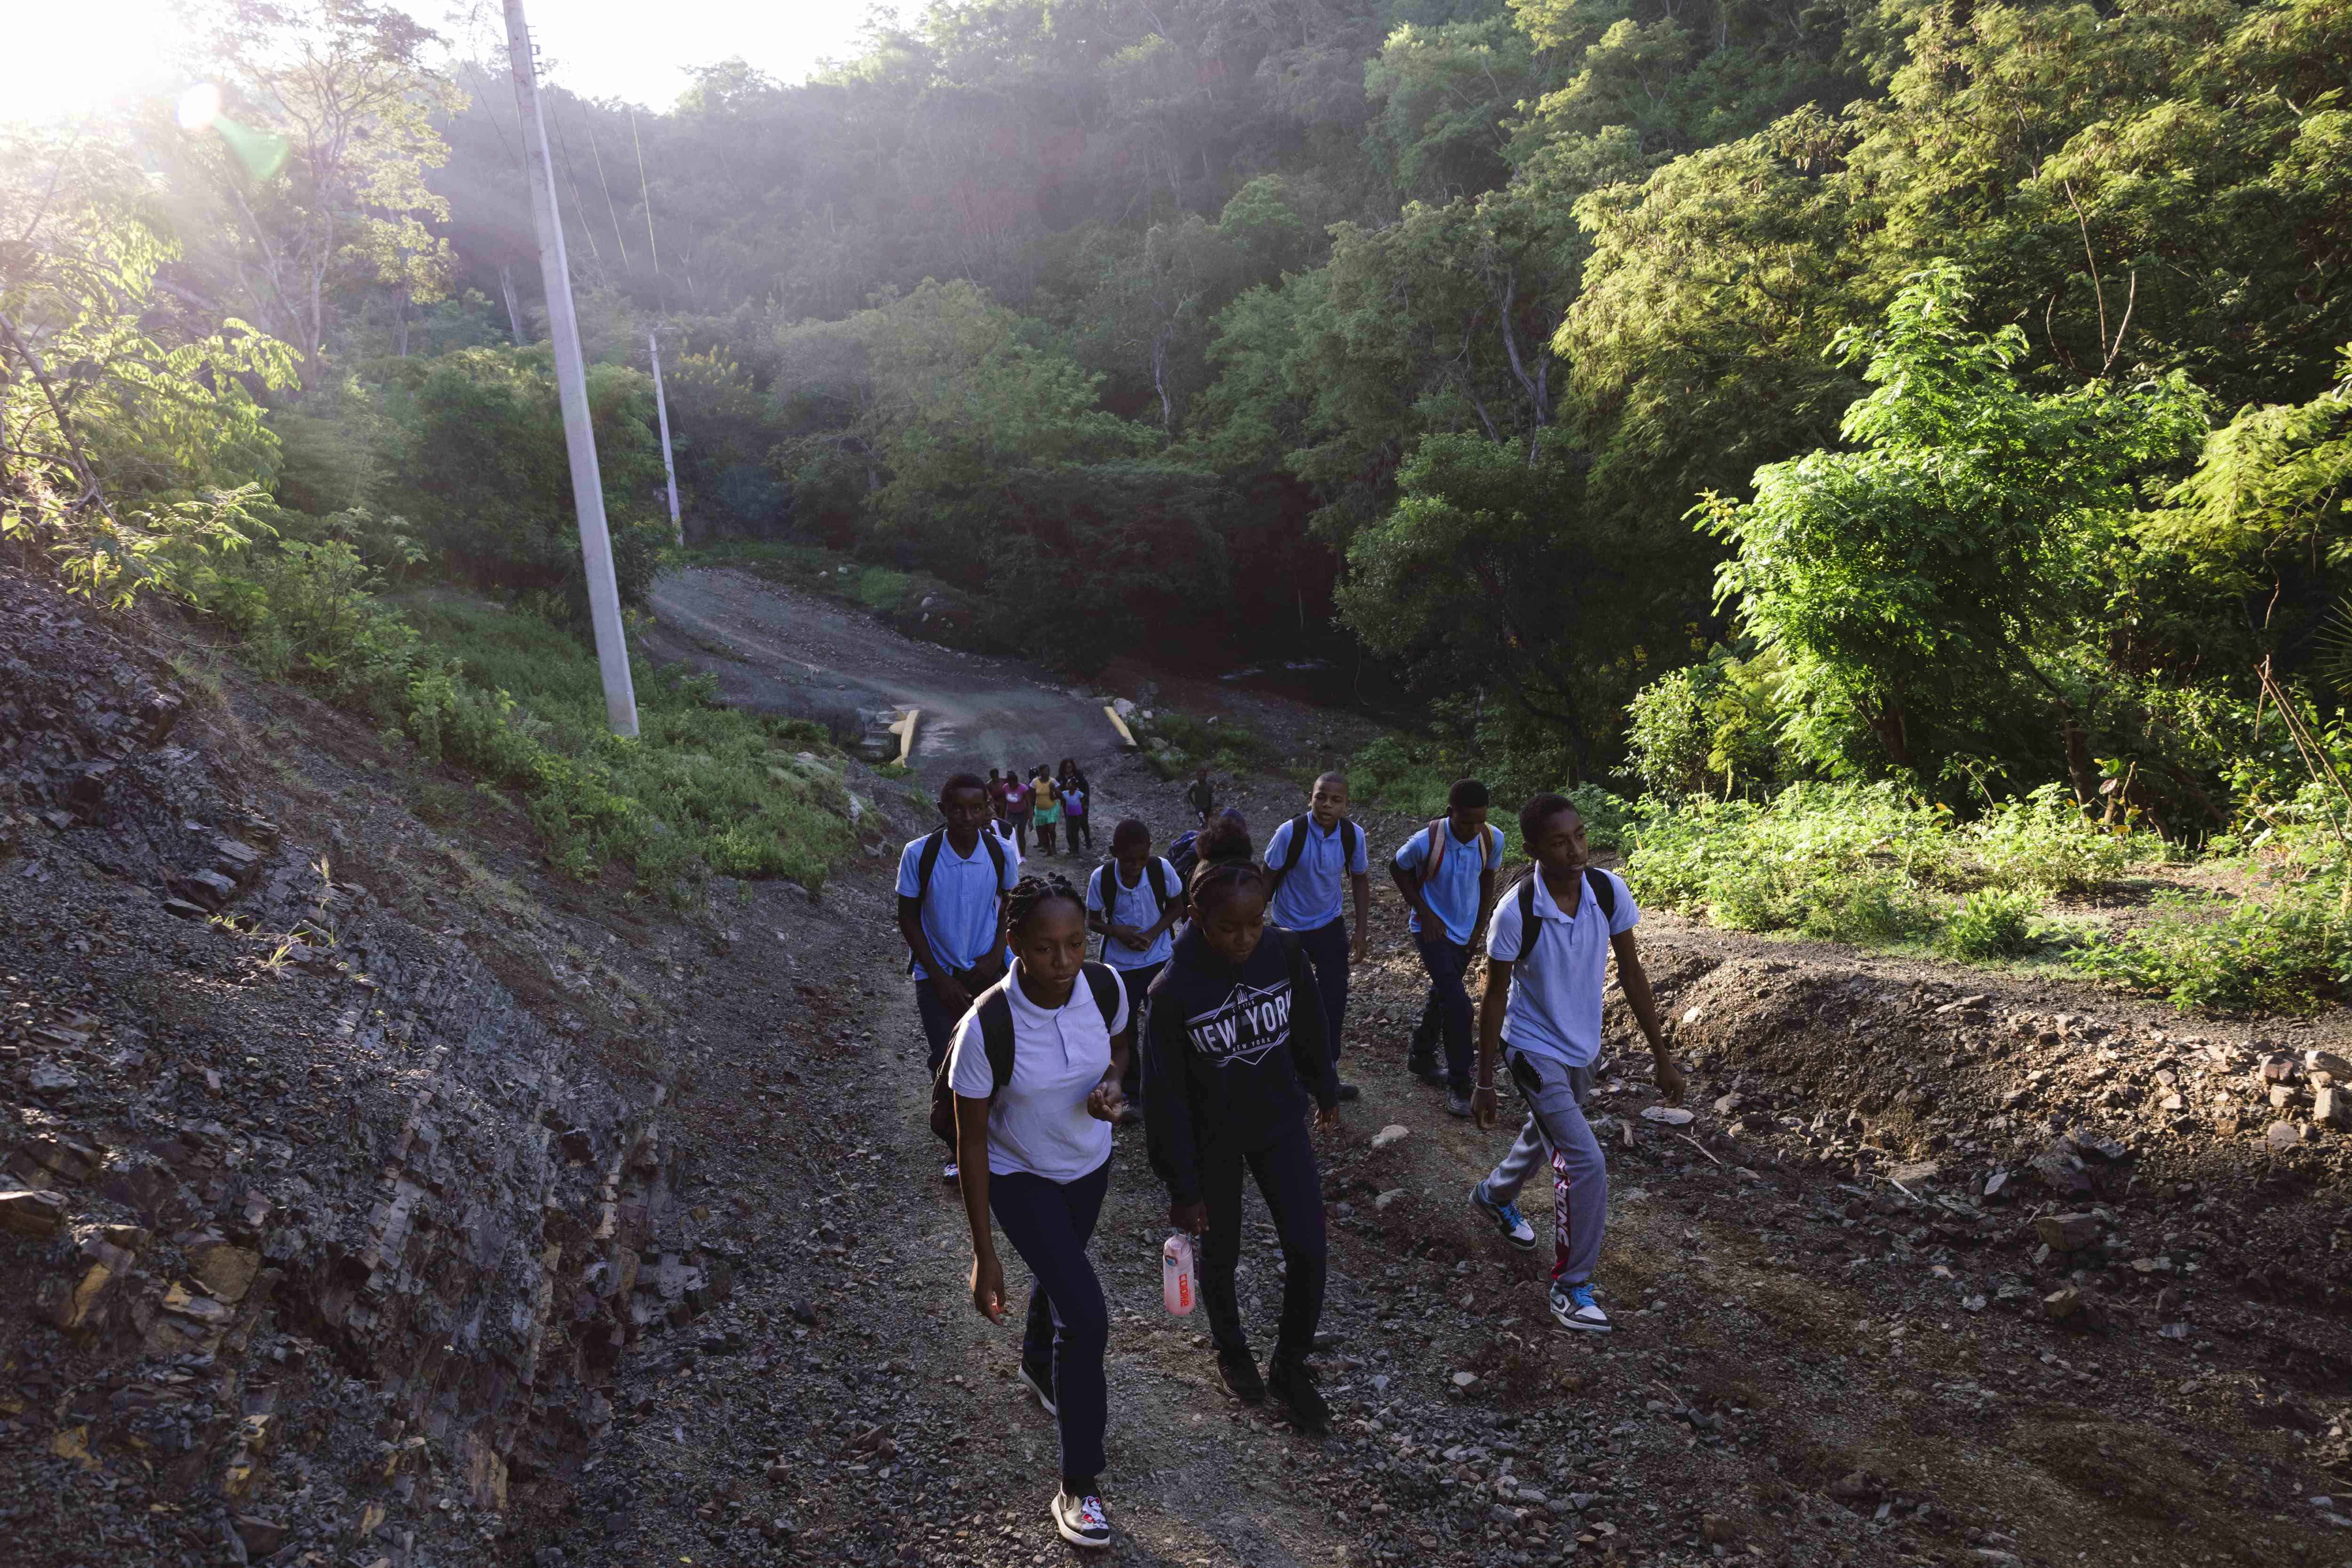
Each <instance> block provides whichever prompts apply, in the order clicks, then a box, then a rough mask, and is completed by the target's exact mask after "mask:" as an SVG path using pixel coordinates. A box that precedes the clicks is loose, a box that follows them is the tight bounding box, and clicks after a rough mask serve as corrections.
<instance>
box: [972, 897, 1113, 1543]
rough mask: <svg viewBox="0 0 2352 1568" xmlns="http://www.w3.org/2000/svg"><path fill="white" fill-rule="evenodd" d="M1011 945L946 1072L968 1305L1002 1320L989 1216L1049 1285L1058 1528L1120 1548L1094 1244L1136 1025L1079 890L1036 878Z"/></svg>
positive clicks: (1042, 1321) (1028, 1367) (1043, 1311)
mask: <svg viewBox="0 0 2352 1568" xmlns="http://www.w3.org/2000/svg"><path fill="white" fill-rule="evenodd" d="M1009 934H1010V936H1011V938H1012V942H1013V973H1011V974H1010V975H1008V976H1006V977H1005V978H1004V979H1003V980H1000V981H998V982H997V983H996V984H994V985H993V986H992V987H990V988H989V990H988V991H987V992H986V993H985V994H983V995H982V998H981V1001H980V1003H979V1005H976V1006H974V1007H973V1008H972V1010H971V1012H969V1013H967V1014H965V1015H964V1017H963V1022H962V1023H961V1025H960V1026H958V1027H957V1030H956V1037H955V1052H954V1056H953V1057H952V1058H951V1059H950V1062H949V1066H948V1084H949V1087H950V1089H953V1090H954V1092H955V1124H956V1142H957V1150H958V1153H959V1155H960V1157H961V1159H960V1163H961V1165H962V1168H963V1206H964V1219H965V1222H966V1224H968V1225H969V1226H971V1304H972V1306H973V1307H975V1308H976V1309H978V1310H979V1311H980V1313H981V1315H982V1316H983V1317H985V1318H987V1319H988V1320H989V1321H991V1322H1002V1321H1003V1319H1004V1265H1003V1262H1002V1261H1001V1260H1000V1259H999V1258H997V1255H996V1243H995V1237H993V1236H992V1234H991V1232H990V1229H989V1216H990V1215H995V1218H996V1223H997V1224H998V1225H1001V1226H1003V1227H1004V1238H1005V1239H1006V1240H1007V1241H1009V1242H1011V1243H1012V1244H1013V1251H1015V1252H1017V1253H1019V1254H1020V1255H1021V1260H1022V1261H1023V1262H1024V1263H1026V1264H1028V1265H1029V1268H1030V1272H1031V1273H1033V1274H1034V1275H1035V1276H1036V1279H1037V1282H1036V1286H1035V1288H1034V1289H1032V1290H1031V1292H1030V1295H1029V1319H1028V1325H1027V1328H1026V1330H1025V1331H1024V1334H1023V1336H1022V1344H1021V1374H1020V1375H1021V1382H1022V1384H1024V1386H1025V1387H1027V1388H1028V1390H1029V1391H1030V1392H1031V1393H1032V1394H1035V1395H1036V1397H1037V1403H1038V1404H1040V1405H1044V1406H1045V1413H1046V1414H1047V1415H1051V1416H1053V1417H1054V1420H1055V1426H1056V1428H1057V1429H1058V1431H1059V1434H1060V1436H1061V1449H1062V1484H1061V1486H1060V1488H1059V1489H1057V1490H1056V1491H1055V1495H1054V1501H1053V1516H1054V1528H1055V1530H1057V1531H1060V1532H1061V1536H1062V1539H1063V1540H1065V1541H1066V1542H1069V1543H1070V1544H1071V1545H1073V1546H1084V1547H1101V1546H1108V1545H1109V1544H1110V1521H1109V1519H1108V1516H1107V1515H1106V1514H1105V1513H1104V1510H1103V1505H1102V1496H1101V1489H1100V1488H1101V1476H1102V1471H1103V1468H1104V1465H1105V1463H1106V1458H1105V1455H1104V1452H1103V1434H1104V1429H1105V1427H1106V1426H1108V1412H1109V1392H1108V1386H1107V1384H1106V1382H1105V1379H1104V1376H1103V1354H1104V1351H1105V1349H1106V1347H1107V1346H1108V1343H1109V1341H1110V1310H1109V1308H1108V1305H1107V1304H1106V1302H1105V1301H1104V1300H1103V1290H1102V1281H1101V1280H1100V1279H1097V1277H1096V1274H1095V1269H1094V1265H1093V1264H1092V1263H1091V1262H1090V1261H1088V1259H1087V1241H1088V1240H1089V1239H1090V1238H1091V1237H1093V1235H1094V1229H1095V1221H1096V1220H1097V1218H1098V1217H1099V1216H1100V1215H1101V1214H1102V1205H1103V1194H1105V1193H1106V1192H1107V1191H1108V1188H1109V1185H1110V1150H1111V1123H1112V1122H1113V1121H1116V1120H1117V1119H1118V1113H1119V1110H1121V1099H1120V1094H1119V1087H1118V1081H1119V1079H1120V1077H1121V1075H1122V1074H1123V1073H1124V1072H1125V1070H1126V1068H1127V1060H1128V1056H1129V1048H1130V1044H1131V1040H1132V1037H1133V1030H1132V1028H1131V1027H1130V1025H1129V1008H1128V1004H1127V994H1126V992H1125V991H1124V990H1123V989H1122V988H1121V987H1119V986H1118V984H1116V983H1115V982H1113V981H1111V980H1110V978H1109V977H1108V975H1106V974H1104V973H1102V971H1101V970H1100V969H1099V968H1098V967H1096V966H1093V965H1088V964H1087V963H1086V962H1085V960H1086V955H1087V918H1086V910H1085V909H1084V908H1082V907H1081V906H1080V904H1079V902H1078V895H1077V890H1076V889H1074V888H1072V887H1071V886H1070V884H1069V883H1068V882H1066V881H1065V880H1063V879H1061V878H1060V877H1048V878H1036V877H1029V878H1024V879H1023V880H1022V882H1021V885H1020V886H1019V887H1017V888H1015V889H1013V897H1012V900H1011V905H1010V910H1009ZM1088 970H1092V971H1093V973H1092V974H1091V975H1089V974H1088V973H1087V971H1088ZM1097 980H1099V981H1100V982H1101V987H1100V990H1101V997H1100V1000H1099V1001H1098V1000H1097V994H1096V992H1097V985H1096V982H1097ZM1106 1006H1107V1007H1108V1011H1106V1010H1105V1009H1106ZM992 1035H993V1036H994V1040H993V1042H992V1040H991V1036H992Z"/></svg>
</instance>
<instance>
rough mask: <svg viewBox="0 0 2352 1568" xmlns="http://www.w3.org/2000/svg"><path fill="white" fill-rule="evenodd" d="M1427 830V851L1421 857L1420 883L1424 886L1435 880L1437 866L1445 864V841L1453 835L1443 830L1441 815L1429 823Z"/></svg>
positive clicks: (1443, 824) (1443, 820) (1443, 821)
mask: <svg viewBox="0 0 2352 1568" xmlns="http://www.w3.org/2000/svg"><path fill="white" fill-rule="evenodd" d="M1428 832H1429V851H1428V853H1426V854H1424V855H1423V856H1422V858H1421V885H1422V886H1423V887H1424V888H1426V887H1428V886H1429V885H1430V884H1431V883H1432V882H1434V881H1435V880H1437V868H1439V867H1440V866H1443V865H1444V864H1445V841H1446V840H1447V839H1448V838H1450V837H1453V835H1451V834H1449V833H1447V832H1446V831H1445V818H1444V817H1442V816H1441V817H1439V818H1438V819H1437V820H1436V821H1434V822H1433V823H1431V824H1430V825H1429V828H1428Z"/></svg>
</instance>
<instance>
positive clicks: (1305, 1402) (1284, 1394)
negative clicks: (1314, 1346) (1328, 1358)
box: [1265, 1356, 1331, 1432]
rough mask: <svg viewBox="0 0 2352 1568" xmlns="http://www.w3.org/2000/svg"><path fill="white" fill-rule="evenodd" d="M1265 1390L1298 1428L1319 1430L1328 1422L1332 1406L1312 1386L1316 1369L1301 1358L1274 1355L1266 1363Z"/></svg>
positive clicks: (1308, 1430)
mask: <svg viewBox="0 0 2352 1568" xmlns="http://www.w3.org/2000/svg"><path fill="white" fill-rule="evenodd" d="M1265 1391H1266V1394H1267V1395H1268V1396H1269V1397H1271V1398H1272V1399H1273V1401H1274V1403H1275V1404H1276V1405H1277V1406H1278V1407H1280V1409H1281V1410H1282V1412H1283V1414H1284V1415H1287V1416H1289V1417H1290V1424H1291V1425H1292V1426H1296V1427H1297V1428H1298V1429H1299V1430H1300V1431H1301V1432H1322V1431H1327V1430H1328V1429H1329V1427H1330V1426H1331V1407H1330V1406H1329V1405H1326V1404H1325V1403H1323V1392H1322V1390H1320V1389H1318V1388H1317V1387H1316V1386H1315V1372H1314V1369H1313V1368H1311V1367H1309V1366H1308V1365H1307V1363H1305V1362H1303V1361H1286V1360H1284V1359H1283V1358H1281V1357H1279V1356H1277V1357H1276V1358H1275V1359H1274V1360H1272V1361H1270V1362H1268V1363H1265Z"/></svg>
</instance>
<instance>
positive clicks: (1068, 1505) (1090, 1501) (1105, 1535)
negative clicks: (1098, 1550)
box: [1054, 1491, 1110, 1547]
mask: <svg viewBox="0 0 2352 1568" xmlns="http://www.w3.org/2000/svg"><path fill="white" fill-rule="evenodd" d="M1054 1528H1055V1529H1056V1530H1058V1531H1061V1532H1062V1539H1063V1540H1065V1541H1066V1542H1069V1543H1070V1544H1071V1545H1073V1546H1085V1547H1098V1546H1108V1545H1109V1544H1110V1515H1108V1514H1107V1513H1105V1512H1104V1511H1103V1505H1102V1499H1100V1498H1098V1497H1096V1496H1094V1495H1092V1494H1091V1493H1089V1494H1088V1495H1087V1496H1085V1497H1072V1496H1071V1495H1070V1494H1069V1493H1067V1492H1065V1491H1056V1492H1055V1494H1054Z"/></svg>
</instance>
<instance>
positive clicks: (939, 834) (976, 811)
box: [898, 773, 1021, 1182]
mask: <svg viewBox="0 0 2352 1568" xmlns="http://www.w3.org/2000/svg"><path fill="white" fill-rule="evenodd" d="M940 816H941V817H943V818H944V819H945V820H946V826H943V827H940V828H939V829H937V830H936V831H934V832H931V833H928V834H925V835H924V836H923V837H920V838H918V839H916V840H915V841H914V842H913V843H911V844H909V845H908V846H907V847H906V848H905V850H903V851H902V852H901V853H900V854H899V856H898V934H899V935H900V936H902V937H904V938H905V939H906V942H907V971H908V973H909V974H911V975H913V976H914V980H915V1012H916V1016H919V1018H921V1019H922V1021H923V1041H924V1044H925V1046H926V1047H928V1059H929V1063H930V1071H931V1072H932V1074H933V1075H934V1076H936V1075H937V1074H938V1072H939V1070H940V1061H941V1060H942V1059H944V1058H945V1057H946V1056H947V1050H948V1041H949V1039H950V1036H951V1035H952V1033H953V1031H954V1029H955V1024H956V1020H957V1019H958V1018H961V1017H962V1016H963V1015H964V1012H965V1010H966V1009H967V1008H969V1007H970V1006H971V1003H972V998H973V997H975V996H977V995H978V994H980V993H982V992H983V991H985V990H987V989H988V988H989V986H991V985H992V984H995V983H996V981H997V980H998V978H999V977H1001V976H1002V975H1003V973H1004V910H1005V902H1004V900H1005V897H1006V895H1007V894H1009V893H1010V892H1011V891H1012V889H1013V884H1014V883H1015V882H1016V881H1017V880H1018V879H1019V875H1020V868H1021V862H1020V858H1019V856H1018V855H1014V854H1008V853H1006V850H1005V846H1004V842H1003V840H1002V839H1001V838H999V837H997V836H996V835H995V834H994V833H992V832H991V831H989V830H988V819H989V809H988V785H987V784H986V783H985V782H984V781H983V780H982V779H981V778H980V776H979V775H978V774H976V773H957V774H956V775H955V776H954V777H952V778H950V779H949V780H948V781H947V783H945V784H941V785H940ZM940 1175H941V1177H942V1178H943V1179H945V1180H947V1181H950V1182H952V1181H954V1180H955V1179H956V1166H955V1163H954V1162H953V1161H950V1162H949V1163H948V1166H947V1168H946V1169H945V1170H944V1171H942V1172H941V1173H940Z"/></svg>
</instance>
